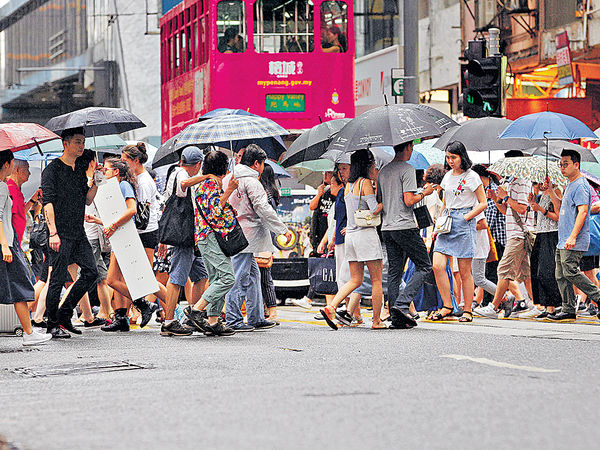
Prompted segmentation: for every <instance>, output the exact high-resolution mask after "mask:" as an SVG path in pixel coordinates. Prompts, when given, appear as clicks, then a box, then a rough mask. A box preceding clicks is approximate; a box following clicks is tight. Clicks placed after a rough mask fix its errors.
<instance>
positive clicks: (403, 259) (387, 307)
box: [0, 129, 600, 345]
mask: <svg viewBox="0 0 600 450" xmlns="http://www.w3.org/2000/svg"><path fill="white" fill-rule="evenodd" d="M62 142H63V146H64V153H63V154H62V156H61V157H59V158H57V159H55V160H53V161H52V162H51V163H50V164H48V166H47V167H46V168H45V170H44V171H43V173H42V180H41V191H40V192H36V194H35V195H34V197H33V198H32V199H31V200H29V201H28V202H25V200H24V198H23V195H22V194H21V191H20V186H22V184H23V183H24V182H26V181H27V178H28V177H29V171H28V167H27V163H26V162H22V161H14V160H13V154H12V153H11V152H10V151H2V152H0V244H1V249H2V261H1V262H0V282H1V284H2V286H7V289H2V290H0V303H2V304H14V308H15V311H16V314H17V315H18V318H19V320H20V322H21V324H22V328H23V331H24V338H23V343H24V345H33V344H38V343H42V342H45V341H47V340H49V339H51V338H54V339H65V338H69V337H71V334H82V331H81V329H80V327H76V326H75V325H74V323H73V311H74V310H75V309H76V308H77V310H78V311H79V313H80V320H81V321H82V322H83V325H84V328H91V327H101V329H102V331H104V332H107V333H109V332H115V331H120V332H127V331H129V330H130V324H131V323H132V322H133V321H136V322H139V326H140V327H145V326H146V325H147V324H148V323H149V321H150V320H151V319H152V317H154V314H155V313H156V317H157V320H159V321H161V322H162V325H161V335H164V336H187V335H190V334H192V333H193V332H194V331H197V332H201V333H203V334H206V335H211V336H230V335H232V334H234V333H236V332H248V331H254V330H266V329H269V328H273V327H275V326H277V325H279V323H280V322H279V319H278V317H277V308H276V304H277V302H276V296H275V288H274V285H273V279H272V275H271V270H270V267H271V264H272V262H273V251H274V246H273V242H274V239H275V238H276V237H277V236H281V235H283V236H284V237H285V239H286V240H287V241H288V242H289V241H290V240H291V239H292V237H293V236H292V233H291V231H290V230H289V229H288V228H287V226H286V225H285V224H284V223H283V222H282V221H281V219H280V218H279V216H278V215H277V212H276V209H277V205H278V201H279V192H278V190H277V185H276V183H275V178H274V174H273V170H272V168H271V167H269V166H268V165H265V161H266V159H267V155H266V153H265V152H264V151H263V150H262V149H261V148H260V147H259V146H257V145H255V144H250V145H248V146H247V147H246V148H244V149H243V150H241V151H240V152H238V154H237V155H236V161H235V164H233V162H232V161H231V160H230V158H229V157H228V156H227V154H226V153H224V152H223V151H221V150H217V149H214V148H210V149H207V150H201V149H200V148H198V147H195V146H188V147H186V148H185V149H184V150H183V152H182V153H181V159H180V163H179V165H177V166H176V167H175V168H174V170H172V171H171V172H170V175H169V177H168V179H167V182H166V187H165V192H164V193H162V194H161V193H159V192H158V190H157V187H156V184H155V182H154V180H153V178H152V175H151V173H149V172H148V170H147V169H146V168H145V163H146V162H147V159H148V156H147V153H146V150H145V147H144V144H143V143H139V144H137V145H128V146H126V147H124V148H123V149H122V152H121V155H120V156H111V157H107V158H105V159H104V160H103V162H102V164H99V161H97V159H96V154H95V153H94V152H92V151H90V150H85V149H84V143H85V137H84V132H83V130H82V129H70V130H66V131H65V132H63V134H62ZM394 151H395V158H394V159H393V160H392V161H391V162H390V163H389V164H387V165H385V166H384V167H383V168H381V169H380V170H378V168H377V165H376V161H375V158H374V155H373V153H372V152H371V151H369V150H367V149H365V150H359V151H356V152H354V153H352V155H351V158H350V164H344V163H340V164H337V165H336V168H335V170H334V171H333V172H327V173H325V175H324V179H323V184H322V185H321V186H319V188H318V191H317V195H316V196H315V197H314V199H313V200H312V201H311V203H310V209H311V210H313V211H314V214H313V222H312V226H311V236H310V240H311V244H312V248H313V255H315V256H318V255H320V254H333V255H334V256H335V267H336V270H335V271H336V282H337V286H338V289H337V293H335V295H328V296H327V298H326V306H325V307H324V308H322V309H321V310H320V315H319V316H318V318H322V319H323V320H325V321H326V323H327V324H328V325H329V326H330V327H331V328H333V329H338V327H339V326H340V325H343V326H356V325H360V324H362V323H363V318H362V315H361V307H360V306H361V305H360V302H361V299H362V295H361V293H364V291H365V286H367V289H368V291H369V292H368V294H370V295H369V297H370V298H371V305H372V310H373V318H372V324H371V328H372V329H377V330H379V329H387V328H394V329H410V328H413V327H415V326H417V320H418V319H419V318H421V317H424V318H426V319H427V320H431V321H441V320H448V319H453V320H455V319H456V320H458V321H459V322H466V323H469V322H472V321H473V318H474V316H485V317H488V318H498V317H500V316H502V315H503V317H505V318H506V317H520V318H528V319H534V318H540V319H547V320H554V321H569V320H574V319H576V318H577V314H578V313H580V314H581V313H584V312H585V313H587V314H589V315H596V314H597V306H598V301H599V300H600V290H599V288H598V286H599V285H600V283H599V282H598V278H597V277H596V275H597V273H596V272H597V269H598V258H597V257H595V256H585V252H586V251H587V249H588V247H589V244H590V227H589V221H590V215H591V214H594V213H598V212H599V211H600V197H598V195H597V193H596V192H595V190H594V189H593V188H592V187H590V184H589V183H588V182H587V181H586V179H585V178H584V177H583V176H582V175H581V172H580V162H581V158H580V155H579V153H577V152H576V151H572V150H565V151H563V153H562V157H561V160H560V170H561V172H562V173H563V175H564V176H565V177H566V178H567V179H568V180H569V183H568V185H567V186H566V188H565V189H564V190H561V189H560V187H558V186H554V185H552V184H551V183H550V180H549V179H546V182H545V183H543V184H536V183H531V182H529V181H527V180H524V179H519V178H510V179H503V180H499V179H498V178H497V177H496V176H495V175H494V174H492V173H490V172H489V171H488V170H487V169H486V167H484V166H482V165H475V166H473V165H472V163H471V160H470V159H469V155H468V154H467V151H466V149H465V146H464V145H463V144H462V143H460V142H452V143H450V144H449V145H448V147H447V148H446V162H445V166H444V167H442V166H441V165H434V166H431V167H430V168H429V169H428V170H427V172H426V173H424V174H421V173H419V174H418V173H417V171H416V170H415V169H414V168H413V166H411V165H410V164H409V163H408V162H407V161H408V160H409V159H410V158H411V155H412V152H413V144H412V143H411V142H409V143H406V144H401V145H398V146H396V147H394ZM506 156H508V157H510V156H518V155H516V154H514V153H510V152H509V153H508V154H507V155H506ZM112 178H116V180H117V181H118V184H119V188H120V192H121V194H122V196H123V199H124V201H125V205H126V207H125V209H124V211H123V212H122V215H121V216H120V217H119V218H118V219H117V220H115V221H114V222H112V223H103V221H102V219H101V218H100V217H99V214H98V211H97V210H96V209H95V207H94V203H93V201H94V197H95V195H96V193H97V191H98V184H101V183H103V182H105V180H110V179H112ZM166 199H168V201H167V204H166V205H167V206H165V204H164V201H165V200H166ZM170 204H171V205H175V204H177V205H178V208H179V210H178V211H179V214H180V215H179V216H178V217H179V218H180V221H181V222H180V223H181V228H182V229H188V228H189V229H190V234H189V243H188V242H187V241H186V242H183V241H182V242H180V243H179V244H178V245H168V246H167V245H166V244H165V243H164V242H161V238H162V237H164V236H165V233H164V231H165V230H164V226H165V225H164V223H165V222H164V221H163V220H162V219H161V214H163V213H162V211H163V208H169V207H170V206H169V205H170ZM36 206H37V207H36ZM40 208H41V209H40ZM415 208H418V209H419V210H420V211H421V212H422V211H423V210H425V209H426V210H427V215H426V216H427V217H430V218H431V221H430V222H427V223H425V224H422V223H419V221H418V220H417V219H416V210H415ZM419 214H420V213H419ZM164 215H165V216H166V213H164ZM28 217H29V218H30V219H32V218H33V219H35V221H36V226H34V228H36V230H37V234H38V235H43V233H44V230H45V233H46V234H45V241H44V239H40V238H39V237H37V236H36V239H35V240H36V243H37V244H36V246H34V245H33V234H34V231H31V235H32V236H31V237H32V239H31V240H32V243H31V245H30V247H31V252H30V253H31V260H28V259H27V256H26V255H25V253H24V252H23V250H22V248H21V243H22V241H23V237H24V235H25V234H26V222H27V218H28ZM131 223H133V224H134V225H135V229H136V230H137V233H138V235H139V239H140V241H141V244H142V246H143V248H144V250H145V253H146V255H147V257H148V261H149V264H151V265H154V267H155V268H156V263H157V261H158V262H159V266H160V267H161V269H160V270H159V271H158V272H162V273H165V277H161V276H159V275H157V281H158V290H157V292H155V293H154V294H153V295H149V296H147V297H145V298H144V297H142V298H132V295H131V293H130V292H129V289H128V286H127V283H126V281H125V277H124V275H123V273H122V271H121V268H120V266H119V261H118V259H117V255H116V254H115V252H114V251H112V250H111V246H110V238H111V237H112V236H113V234H114V233H115V232H116V231H117V230H119V229H120V228H121V227H123V226H125V225H126V224H131ZM161 224H162V225H161ZM129 226H131V225H129ZM171 226H172V225H171ZM161 227H163V228H162V229H161ZM40 230H42V232H41V234H40ZM534 238H535V239H534ZM40 240H41V241H43V242H41V243H40V242H39V241H40ZM36 255H37V256H36ZM407 268H408V269H409V270H406V269H407ZM367 271H368V277H366V276H365V275H366V272H367ZM426 286H429V287H430V288H429V289H426ZM317 294H318V292H316V291H315V289H314V287H313V288H311V290H310V291H309V293H308V294H307V295H306V297H304V298H302V299H299V300H294V301H293V303H294V304H296V305H298V306H301V307H304V308H310V307H311V305H312V302H313V300H314V299H315V298H316V295H317ZM184 297H185V298H186V299H187V303H188V305H189V306H188V307H187V308H185V309H183V308H181V307H179V306H178V303H179V301H180V299H182V298H184ZM92 298H94V299H96V300H97V302H98V304H99V305H100V306H99V308H98V309H92V307H91V303H90V302H91V299H92ZM417 298H421V301H420V302H419V308H417V305H416V299H417ZM457 300H459V301H457ZM93 303H95V302H93ZM78 306H79V307H78ZM180 309H181V311H180ZM418 310H420V311H426V313H425V314H421V315H419V313H418ZM30 317H31V318H30Z"/></svg>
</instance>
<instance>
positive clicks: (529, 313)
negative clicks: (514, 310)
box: [519, 306, 545, 319]
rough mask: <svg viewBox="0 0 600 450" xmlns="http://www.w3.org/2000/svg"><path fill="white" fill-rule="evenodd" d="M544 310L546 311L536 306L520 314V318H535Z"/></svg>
mask: <svg viewBox="0 0 600 450" xmlns="http://www.w3.org/2000/svg"><path fill="white" fill-rule="evenodd" d="M543 312H545V311H542V310H541V309H538V308H537V307H535V306H534V307H533V308H531V309H530V310H529V311H525V312H522V313H521V314H519V319H535V318H536V317H539V316H540V315H541V314H542V313H543Z"/></svg>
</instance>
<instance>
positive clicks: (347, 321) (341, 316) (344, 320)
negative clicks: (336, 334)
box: [335, 309, 352, 327]
mask: <svg viewBox="0 0 600 450" xmlns="http://www.w3.org/2000/svg"><path fill="white" fill-rule="evenodd" d="M335 318H336V319H337V320H338V321H339V322H340V323H341V324H342V325H345V326H347V327H349V326H350V325H352V316H351V315H350V313H349V312H348V311H346V310H345V309H344V310H342V311H337V312H336V313H335Z"/></svg>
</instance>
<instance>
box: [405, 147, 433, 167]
mask: <svg viewBox="0 0 600 450" xmlns="http://www.w3.org/2000/svg"><path fill="white" fill-rule="evenodd" d="M406 162H407V163H409V164H410V165H411V166H413V167H414V168H415V170H427V169H428V168H429V166H430V165H431V164H430V163H429V161H427V158H425V156H423V154H421V153H419V152H418V151H416V150H413V152H412V155H410V159H409V160H408V161H406Z"/></svg>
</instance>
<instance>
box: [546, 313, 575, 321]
mask: <svg viewBox="0 0 600 450" xmlns="http://www.w3.org/2000/svg"><path fill="white" fill-rule="evenodd" d="M548 319H550V320H552V321H554V322H571V321H573V320H576V319H577V314H575V313H574V312H572V313H567V312H562V311H561V312H559V313H557V314H550V315H549V316H548Z"/></svg>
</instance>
